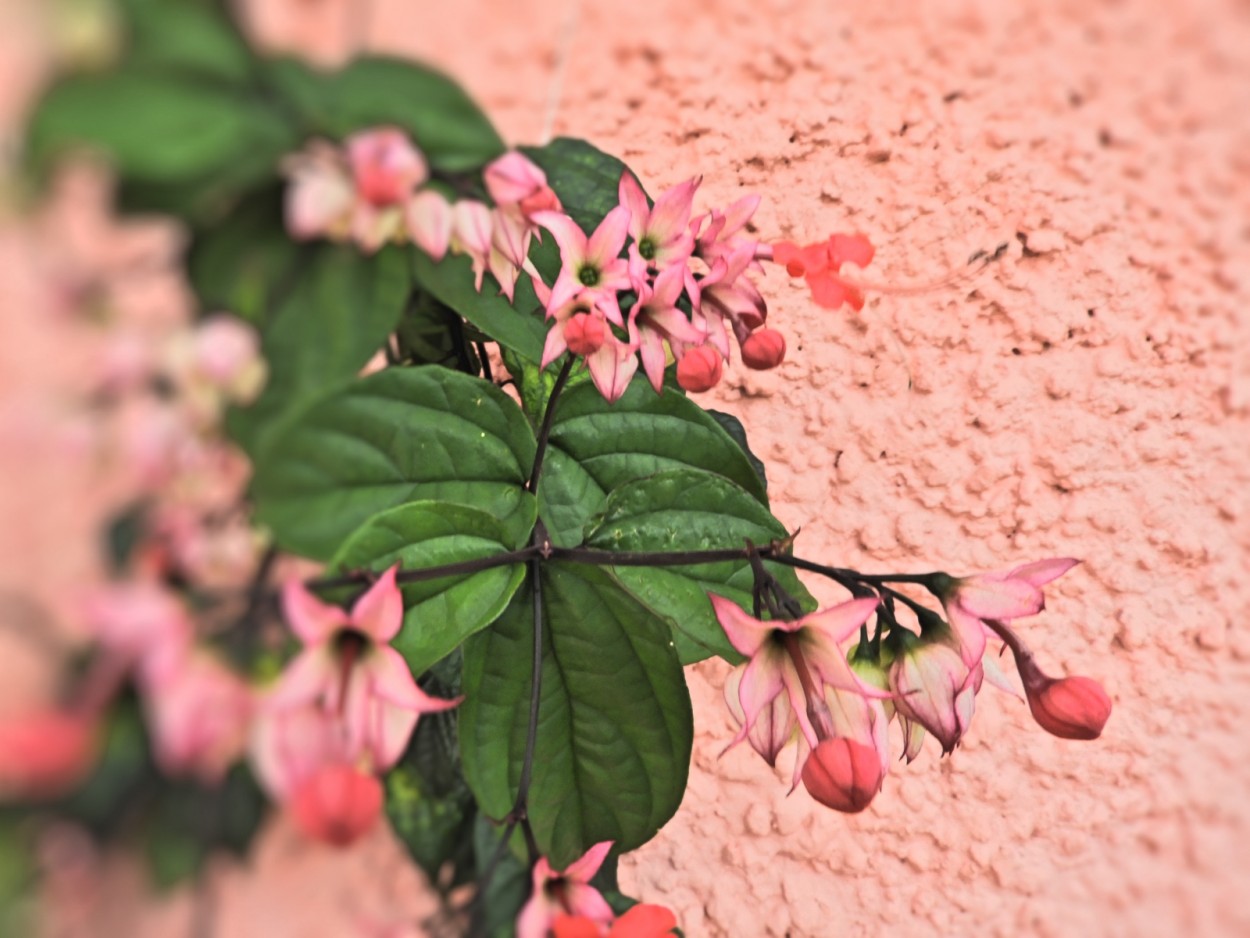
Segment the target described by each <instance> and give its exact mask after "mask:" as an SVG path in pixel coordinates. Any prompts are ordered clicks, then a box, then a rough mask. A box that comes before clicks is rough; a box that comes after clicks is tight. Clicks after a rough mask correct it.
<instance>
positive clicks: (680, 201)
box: [617, 172, 702, 271]
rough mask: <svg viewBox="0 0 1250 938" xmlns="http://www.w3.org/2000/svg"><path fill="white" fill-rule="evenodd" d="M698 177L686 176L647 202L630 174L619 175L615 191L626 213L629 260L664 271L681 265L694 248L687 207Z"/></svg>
mask: <svg viewBox="0 0 1250 938" xmlns="http://www.w3.org/2000/svg"><path fill="white" fill-rule="evenodd" d="M701 181H702V180H700V179H688V180H686V181H685V182H683V183H681V184H680V185H678V186H674V187H673V188H672V189H669V190H668V191H667V192H665V193H664V194H663V195H662V196H660V197H659V198H658V199H656V200H655V205H654V206H649V205H648V204H647V196H646V193H645V192H643V191H642V186H640V185H638V180H637V179H635V178H634V176H633V174H632V173H629V172H624V173H622V174H621V181H620V183H619V184H618V187H617V192H618V196H619V198H620V204H621V207H622V208H624V209H625V210H626V211H627V212H628V213H629V236H630V237H631V238H633V243H632V244H631V245H630V246H629V254H630V257H631V259H633V260H635V261H636V262H637V263H638V264H639V265H640V266H642V267H644V268H650V269H654V270H661V271H662V270H665V269H666V268H669V267H672V266H673V265H682V266H684V264H685V262H686V259H687V258H688V257H690V255H691V254H692V253H693V251H694V235H693V234H692V233H691V231H690V210H691V208H692V206H693V204H694V193H695V190H696V189H698V188H699V183H700V182H701Z"/></svg>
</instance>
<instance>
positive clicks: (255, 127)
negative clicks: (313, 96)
mask: <svg viewBox="0 0 1250 938" xmlns="http://www.w3.org/2000/svg"><path fill="white" fill-rule="evenodd" d="M291 133H292V131H291V128H290V127H288V126H286V125H285V124H284V122H282V121H281V120H280V118H279V116H278V115H277V114H276V113H275V112H273V111H271V110H270V109H269V108H268V107H267V106H266V105H264V104H263V103H262V102H260V101H257V100H253V99H250V98H248V97H245V96H244V95H243V94H242V93H235V92H234V91H232V90H229V89H225V88H222V87H219V86H216V85H213V84H210V83H206V82H203V81H201V80H199V79H197V78H195V77H193V76H186V75H174V74H168V73H163V72H157V71H153V72H148V71H140V70H127V71H121V72H114V73H112V74H106V75H80V76H76V77H71V78H66V79H63V80H62V81H60V82H58V83H57V84H55V85H53V86H52V88H51V90H50V91H49V92H48V93H47V94H46V95H45V96H44V98H43V100H42V101H41V102H40V103H39V106H38V109H37V110H36V111H35V114H34V117H33V119H32V121H31V124H30V128H29V133H28V137H27V141H28V146H29V153H30V157H31V159H32V161H33V162H34V164H35V166H37V167H43V166H46V165H47V164H48V163H49V162H50V161H51V160H53V159H55V158H56V157H57V156H59V155H60V154H61V153H63V152H64V151H66V150H68V149H71V148H75V147H88V148H91V149H95V150H99V151H101V152H102V153H103V154H104V155H105V156H107V157H108V158H109V159H110V160H111V161H112V163H113V164H114V166H115V167H116V169H117V171H118V172H119V174H121V175H122V176H123V177H128V178H129V179H130V180H132V181H133V180H142V181H146V182H150V183H156V184H162V183H164V184H174V185H187V184H190V183H197V182H199V181H200V180H202V179H204V177H208V176H211V175H212V174H214V173H217V172H222V171H224V172H227V173H229V172H230V171H231V170H232V168H234V167H237V166H247V167H248V168H249V177H252V176H255V174H256V170H257V168H258V167H259V168H262V169H265V170H266V171H267V172H269V173H273V172H275V171H276V169H277V161H278V159H279V157H281V155H282V154H283V153H284V152H286V151H287V150H288V149H289V148H290V147H291V146H292V145H293V143H294V142H295V141H294V140H293V138H292V136H291Z"/></svg>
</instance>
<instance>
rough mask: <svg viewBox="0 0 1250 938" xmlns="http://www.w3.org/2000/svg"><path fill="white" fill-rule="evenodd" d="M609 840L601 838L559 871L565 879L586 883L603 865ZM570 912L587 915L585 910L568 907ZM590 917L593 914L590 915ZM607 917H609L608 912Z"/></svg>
mask: <svg viewBox="0 0 1250 938" xmlns="http://www.w3.org/2000/svg"><path fill="white" fill-rule="evenodd" d="M612 843H613V841H611V840H603V841H600V842H599V843H597V844H595V845H594V846H593V847H591V848H590V849H589V850H587V851H586V852H585V853H584V854H582V855H581V856H580V857H578V858H577V859H576V860H574V861H573V862H572V863H570V864H569V865H568V866H566V867H565V868H564V869H563V870H562V871H561V873H560V875H561V876H563V877H564V878H565V879H569V880H573V881H574V882H579V883H588V882H590V881H591V880H592V879H594V878H595V874H596V873H598V872H599V867H601V866H603V861H604V860H606V859H607V857H608V853H609V852H610V851H611V850H612ZM569 911H570V912H573V913H574V914H575V915H587V914H589V913H587V912H579V911H578V910H577V909H574V908H572V907H570V909H569ZM591 917H592V918H593V917H594V916H591ZM609 917H611V915H610V913H609Z"/></svg>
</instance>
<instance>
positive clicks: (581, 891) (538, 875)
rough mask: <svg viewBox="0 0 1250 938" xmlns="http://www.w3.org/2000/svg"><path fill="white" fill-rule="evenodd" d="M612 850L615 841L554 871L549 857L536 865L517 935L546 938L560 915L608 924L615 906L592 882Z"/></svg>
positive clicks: (601, 845)
mask: <svg viewBox="0 0 1250 938" xmlns="http://www.w3.org/2000/svg"><path fill="white" fill-rule="evenodd" d="M611 849H612V841H610V840H607V841H604V842H603V843H598V844H595V845H594V846H593V847H591V848H590V849H589V850H587V851H586V853H585V854H583V855H582V856H581V857H580V858H578V859H577V860H574V861H573V862H572V863H571V864H569V865H568V866H567V867H565V868H564V869H563V870H559V871H557V870H553V869H552V868H551V864H550V863H548V862H547V858H546V857H539V858H538V862H537V863H535V864H534V870H533V891H532V892H531V893H530V897H529V901H528V902H526V903H525V906H524V908H522V909H521V914H520V915H519V916H518V917H517V921H516V935H517V938H547V936H548V935H549V934H550V932H551V930H552V927H553V926H554V925H555V922H556V920H557V919H558V918H560V917H562V916H574V917H579V918H586V919H589V920H590V921H592V922H594V923H596V924H597V925H600V926H605V927H606V926H607V925H608V924H609V923H611V921H612V919H613V918H614V914H613V912H612V907H611V906H610V905H608V903H607V900H605V899H604V898H603V895H602V893H600V892H599V890H598V889H596V888H595V887H594V886H592V885H590V881H591V880H592V879H594V876H595V874H596V873H597V872H599V867H600V866H602V865H603V861H604V860H605V859H606V858H607V856H608V851H610V850H611Z"/></svg>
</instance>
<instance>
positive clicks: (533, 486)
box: [526, 355, 575, 492]
mask: <svg viewBox="0 0 1250 938" xmlns="http://www.w3.org/2000/svg"><path fill="white" fill-rule="evenodd" d="M574 361H575V359H574V358H573V356H572V355H568V356H567V357H566V358H565V359H564V367H563V368H561V369H560V375H559V377H557V378H556V383H555V387H553V388H552V389H551V396H550V397H548V398H547V409H546V410H545V411H544V412H543V425H542V427H541V428H539V431H538V447H537V449H535V450H534V468H533V469H532V470H531V471H530V480H529V484H528V485H527V486H526V488H527V489H528V490H529V491H531V492H537V491H538V478H539V476H541V475H542V471H543V458H544V457H545V456H546V455H547V442H548V440H549V439H550V438H551V424H552V422H553V421H554V420H555V415H556V402H557V401H558V400H559V399H560V392H561V391H563V390H564V386H565V385H566V384H567V383H568V380H569V374H570V373H572V371H573V362H574Z"/></svg>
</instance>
